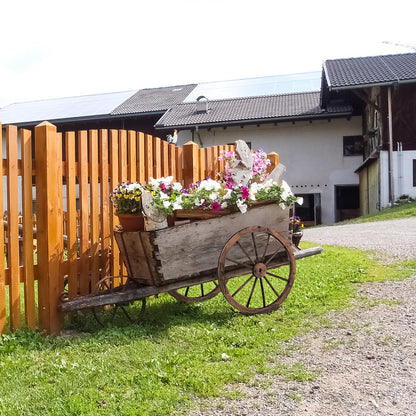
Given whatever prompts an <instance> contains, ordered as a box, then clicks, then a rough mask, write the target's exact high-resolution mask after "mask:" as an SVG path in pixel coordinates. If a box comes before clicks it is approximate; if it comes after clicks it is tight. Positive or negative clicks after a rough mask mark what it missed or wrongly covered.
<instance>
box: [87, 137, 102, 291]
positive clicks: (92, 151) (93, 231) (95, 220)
mask: <svg viewBox="0 0 416 416" xmlns="http://www.w3.org/2000/svg"><path fill="white" fill-rule="evenodd" d="M89 157H90V161H89V178H90V212H89V217H90V257H91V260H90V261H91V276H90V281H91V286H92V287H93V288H94V287H95V286H96V284H97V283H98V281H99V280H100V275H99V268H100V257H99V254H100V253H99V247H100V227H99V220H100V217H99V213H100V196H99V189H98V131H97V130H90V131H89Z"/></svg>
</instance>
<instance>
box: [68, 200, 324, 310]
mask: <svg viewBox="0 0 416 416" xmlns="http://www.w3.org/2000/svg"><path fill="white" fill-rule="evenodd" d="M292 214H293V210H292V209H291V208H286V209H282V208H280V207H279V206H278V205H276V204H266V205H260V206H256V207H252V208H250V209H249V210H248V211H247V212H246V213H245V214H241V213H239V212H235V213H231V214H228V215H219V216H217V214H215V213H211V214H210V215H212V216H213V218H209V219H204V220H195V219H193V220H192V221H184V222H183V223H182V224H180V225H175V226H173V227H169V228H164V229H161V230H155V231H143V232H139V231H137V232H126V231H122V230H118V231H117V230H116V231H115V238H116V241H117V244H118V246H119V249H120V252H121V254H122V257H123V261H124V263H125V265H126V268H127V273H128V276H127V277H126V278H125V279H124V280H123V279H120V277H112V276H108V277H106V278H104V279H102V280H101V281H100V282H99V284H98V287H97V293H95V294H91V295H88V296H80V297H77V298H74V299H71V300H67V301H63V302H62V303H61V305H60V308H61V310H62V311H64V312H67V311H74V310H79V309H85V308H91V307H93V308H96V307H100V306H103V305H115V306H116V307H120V308H122V309H123V311H124V312H125V313H126V315H128V314H127V310H126V309H125V307H126V305H128V304H130V303H131V302H134V301H141V302H142V305H143V307H144V305H145V300H146V298H147V297H149V296H152V295H157V294H159V293H162V292H168V293H169V294H171V295H172V296H173V297H175V298H176V299H178V300H180V301H190V302H192V301H203V300H207V299H210V298H212V297H214V296H215V295H217V294H218V293H219V292H220V291H221V292H222V293H223V295H224V296H225V298H226V299H227V301H228V302H229V303H230V304H231V305H232V306H233V307H235V308H236V309H237V310H239V311H240V312H242V313H244V314H257V313H265V312H270V311H273V310H275V309H277V308H278V307H279V305H280V304H281V303H282V302H283V300H284V299H285V298H286V297H287V295H288V294H289V292H290V290H291V288H292V285H293V282H294V279H295V270H296V264H295V260H296V259H299V258H303V257H307V256H311V255H314V254H318V253H320V252H321V251H322V248H321V247H315V248H312V249H307V250H298V249H296V248H295V247H294V246H293V245H292V230H291V225H290V224H291V219H292ZM186 216H188V214H184V213H183V212H182V213H179V214H178V217H186ZM193 216H195V213H193ZM176 224H179V222H177V223H176Z"/></svg>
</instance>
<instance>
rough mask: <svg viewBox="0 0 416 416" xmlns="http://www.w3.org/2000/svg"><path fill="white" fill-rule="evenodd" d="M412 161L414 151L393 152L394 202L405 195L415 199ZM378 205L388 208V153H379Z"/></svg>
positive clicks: (414, 157)
mask: <svg viewBox="0 0 416 416" xmlns="http://www.w3.org/2000/svg"><path fill="white" fill-rule="evenodd" d="M413 160H416V150H408V151H402V152H399V151H394V152H393V178H394V179H393V187H394V200H396V199H398V198H399V197H400V196H401V195H404V194H407V195H409V196H411V197H412V198H416V187H414V186H413ZM380 204H381V207H382V208H385V207H388V206H389V152H387V151H382V152H380Z"/></svg>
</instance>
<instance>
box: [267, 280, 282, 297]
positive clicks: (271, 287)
mask: <svg viewBox="0 0 416 416" xmlns="http://www.w3.org/2000/svg"><path fill="white" fill-rule="evenodd" d="M264 280H265V281H266V282H267V284H268V285H269V287H270V289H271V290H272V291H273V292H274V294H275V295H276V296H277V297H280V295H279V293H278V292H277V291H276V289H275V288H274V286H273V285H272V284H271V283H270V280H269V279H268V278H267V277H266V276H264Z"/></svg>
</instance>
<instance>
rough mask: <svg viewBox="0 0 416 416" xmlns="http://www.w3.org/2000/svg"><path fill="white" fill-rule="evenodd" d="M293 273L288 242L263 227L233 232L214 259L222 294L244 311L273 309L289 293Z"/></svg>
mask: <svg viewBox="0 0 416 416" xmlns="http://www.w3.org/2000/svg"><path fill="white" fill-rule="evenodd" d="M295 273H296V263H295V257H294V255H293V251H292V248H291V247H290V244H289V243H288V242H287V241H286V239H285V238H284V237H282V236H281V235H280V234H279V233H277V232H276V231H275V230H273V229H271V228H267V227H261V226H253V227H247V228H244V229H242V230H240V231H238V232H237V233H235V234H234V235H233V236H232V237H231V238H230V239H229V240H228V242H227V243H226V244H225V246H224V248H223V249H222V252H221V255H220V257H219V260H218V281H219V284H220V288H221V291H222V293H223V295H224V297H225V298H226V299H227V301H228V302H229V303H230V304H231V305H232V306H234V307H235V308H236V309H237V310H239V311H240V312H242V313H244V314H247V315H253V314H257V313H266V312H271V311H273V310H276V309H277V308H278V307H279V306H280V304H281V303H282V302H283V301H284V300H285V299H286V297H287V295H288V294H289V292H290V290H291V288H292V286H293V282H294V280H295Z"/></svg>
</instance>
